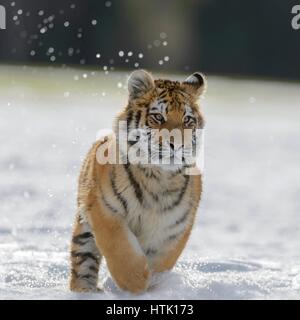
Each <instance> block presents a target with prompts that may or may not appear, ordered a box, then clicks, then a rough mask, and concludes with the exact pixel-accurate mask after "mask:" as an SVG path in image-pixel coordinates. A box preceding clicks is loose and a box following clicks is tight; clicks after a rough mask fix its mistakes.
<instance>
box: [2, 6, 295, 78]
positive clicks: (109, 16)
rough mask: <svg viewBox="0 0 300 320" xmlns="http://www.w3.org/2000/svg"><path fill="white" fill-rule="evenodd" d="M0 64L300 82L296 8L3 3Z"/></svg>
mask: <svg viewBox="0 0 300 320" xmlns="http://www.w3.org/2000/svg"><path fill="white" fill-rule="evenodd" d="M0 4H2V5H3V6H5V8H6V14H7V29H6V30H1V31H0V61H1V63H39V64H40V63H51V64H60V65H61V64H75V65H96V66H99V67H102V68H103V67H105V69H106V68H108V69H109V68H125V69H132V68H137V67H143V68H149V69H151V70H156V69H158V70H162V71H165V70H168V71H187V70H202V71H204V72H207V73H210V74H211V73H213V74H236V75H248V76H263V77H276V78H293V79H299V78H300V63H299V55H300V41H299V33H300V31H298V32H297V31H295V30H293V29H292V27H291V19H292V14H291V9H292V7H293V6H294V5H295V4H297V1H295V0H284V1H283V0H263V1H261V0H252V1H240V0H222V1H221V0H185V1H182V0H164V1H158V0H153V1H148V2H147V1H140V0H123V1H107V0H85V1H82V0H60V1H58V0H57V1H50V0H15V1H10V0H9V1H8V0H1V1H0Z"/></svg>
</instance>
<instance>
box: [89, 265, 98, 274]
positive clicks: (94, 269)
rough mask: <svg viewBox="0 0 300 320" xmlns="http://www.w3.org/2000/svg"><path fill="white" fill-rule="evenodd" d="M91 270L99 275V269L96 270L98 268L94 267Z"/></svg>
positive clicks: (90, 267)
mask: <svg viewBox="0 0 300 320" xmlns="http://www.w3.org/2000/svg"><path fill="white" fill-rule="evenodd" d="M89 270H91V271H93V272H96V273H98V271H99V268H96V267H94V266H89Z"/></svg>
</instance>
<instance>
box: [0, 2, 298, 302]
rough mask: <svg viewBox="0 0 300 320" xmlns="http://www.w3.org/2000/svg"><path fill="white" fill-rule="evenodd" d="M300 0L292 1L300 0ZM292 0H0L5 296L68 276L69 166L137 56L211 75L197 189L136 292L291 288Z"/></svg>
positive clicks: (274, 293)
mask: <svg viewBox="0 0 300 320" xmlns="http://www.w3.org/2000/svg"><path fill="white" fill-rule="evenodd" d="M298 2H299V1H298ZM295 4H297V1H291V0H252V1H241V0H198V1H196V0H163V1H162V0H161V1H158V0H152V1H146V0H144V1H143V0H122V1H118V0H111V1H108V0H105V1H102V0H51V1H50V0H0V5H2V6H4V7H5V8H6V20H7V25H6V27H7V28H6V30H0V299H8V298H11V299H24V298H27V299H33V298H35V299H53V298H60V299H79V298H82V299H85V298H87V297H88V298H94V299H102V298H104V299H115V300H116V299H120V298H121V299H131V298H132V296H130V295H129V294H127V293H124V292H123V293H121V292H120V291H119V290H118V289H117V288H116V286H115V285H114V282H113V280H112V279H111V278H110V275H109V273H108V272H107V270H106V268H105V264H104V265H103V267H102V268H101V270H100V274H101V276H100V285H102V286H103V287H104V292H103V293H101V294H97V295H88V296H86V295H85V296H83V295H82V296H79V295H74V294H71V293H70V292H69V290H68V286H67V284H68V274H69V251H68V250H69V244H70V238H71V230H72V223H73V219H74V215H75V212H76V196H77V177H78V175H79V172H80V167H81V163H82V161H83V158H84V157H85V155H86V153H87V151H88V149H89V148H90V146H91V145H92V143H93V142H94V141H95V139H96V136H97V132H98V131H99V129H106V128H111V123H112V121H113V119H114V117H115V115H116V113H117V112H119V111H120V109H121V108H122V107H124V106H125V105H126V103H127V99H128V95H127V78H128V75H129V73H130V72H132V71H133V70H134V69H137V68H145V69H148V70H149V71H150V72H152V73H153V75H154V77H163V78H168V79H174V80H179V81H183V80H184V79H185V78H186V77H187V76H189V74H191V73H192V72H194V71H196V70H199V71H202V72H204V73H205V75H206V76H207V79H208V90H207V92H206V94H205V97H203V98H202V99H201V100H200V104H201V107H202V110H203V114H204V117H205V119H206V127H205V146H204V148H205V149H204V151H205V154H204V159H205V166H204V174H203V184H204V187H203V196H202V201H201V204H200V208H199V211H198V215H197V219H196V222H195V225H194V229H193V232H192V236H191V238H190V240H189V242H188V245H187V247H186V249H185V250H184V253H183V255H182V256H181V258H180V260H179V262H178V264H177V266H176V268H175V269H174V271H173V272H171V273H170V274H167V275H166V278H164V279H165V280H164V279H161V280H160V281H158V283H159V285H157V286H156V287H155V288H153V290H151V291H149V292H147V293H145V294H144V295H142V296H141V298H145V299H146V298H150V299H163V298H164V299H189V298H190V299H260V298H267V299H271V298H299V297H300V250H299V249H300V215H299V212H300V201H299V194H300V184H299V181H300V170H299V163H300V125H299V123H300V108H299V101H300V82H299V80H300V63H299V62H300V60H299V57H300V30H297V31H296V30H294V29H293V28H292V25H291V21H292V18H293V15H292V13H291V11H292V7H293V6H294V5H295Z"/></svg>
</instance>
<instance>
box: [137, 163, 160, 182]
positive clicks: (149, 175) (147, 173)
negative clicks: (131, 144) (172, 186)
mask: <svg viewBox="0 0 300 320" xmlns="http://www.w3.org/2000/svg"><path fill="white" fill-rule="evenodd" d="M137 168H138V169H140V170H141V171H142V173H143V174H144V175H145V177H146V178H149V179H152V178H153V179H155V180H159V178H158V177H157V176H156V175H155V173H154V172H153V170H151V169H148V168H145V167H142V166H137Z"/></svg>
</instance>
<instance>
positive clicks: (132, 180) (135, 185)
mask: <svg viewBox="0 0 300 320" xmlns="http://www.w3.org/2000/svg"><path fill="white" fill-rule="evenodd" d="M123 166H124V168H125V170H126V172H127V175H128V178H129V180H130V183H131V184H132V186H133V189H134V192H135V196H136V198H137V199H138V201H139V203H140V204H142V203H143V192H142V189H141V187H140V185H139V184H138V183H137V181H136V180H135V178H134V176H133V174H132V172H131V170H130V166H129V164H128V163H127V164H124V165H123Z"/></svg>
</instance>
